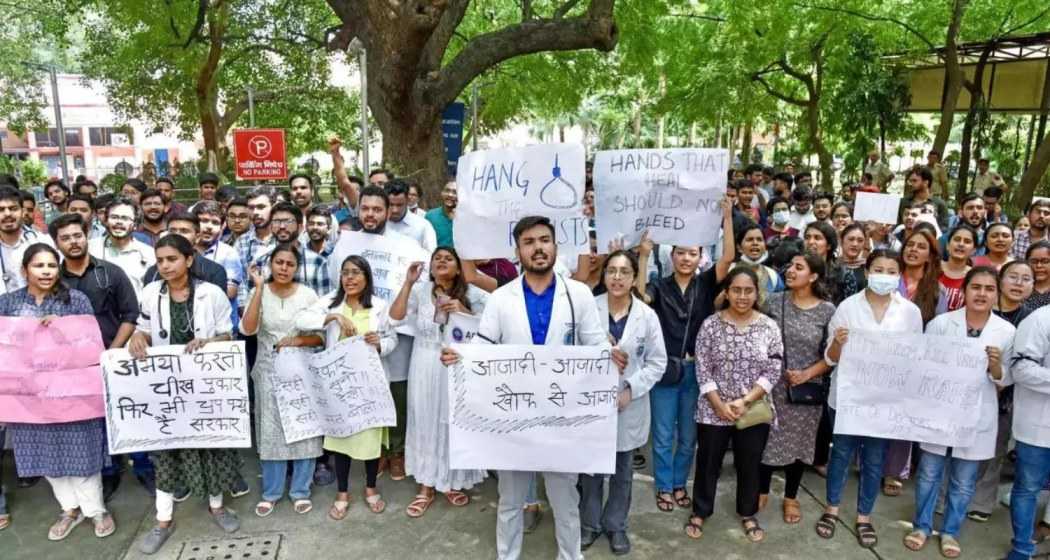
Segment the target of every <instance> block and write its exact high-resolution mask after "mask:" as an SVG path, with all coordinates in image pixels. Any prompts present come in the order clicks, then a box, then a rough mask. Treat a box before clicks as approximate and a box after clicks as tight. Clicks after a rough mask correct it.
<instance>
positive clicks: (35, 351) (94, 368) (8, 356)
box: [0, 315, 105, 424]
mask: <svg viewBox="0 0 1050 560" xmlns="http://www.w3.org/2000/svg"><path fill="white" fill-rule="evenodd" d="M102 350H103V346H102V335H101V334H100V332H99V329H98V322H96V321H95V318H94V317H92V316H90V315H71V316H67V317H59V318H57V319H55V320H54V321H52V322H51V324H50V325H48V326H46V327H45V326H43V325H41V324H40V319H37V318H32V317H5V318H3V319H0V422H24V423H27V424H55V423H59V422H76V421H78V420H88V419H90V418H100V417H102V416H103V415H104V414H105V408H104V407H103V406H102V379H101V376H99V369H98V357H99V354H101V353H102Z"/></svg>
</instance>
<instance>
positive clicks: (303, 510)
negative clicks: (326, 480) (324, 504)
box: [292, 499, 314, 515]
mask: <svg viewBox="0 0 1050 560" xmlns="http://www.w3.org/2000/svg"><path fill="white" fill-rule="evenodd" d="M292 508H293V509H294V510H295V513H298V514H299V515H306V514H307V513H310V511H311V510H313V509H314V503H313V502H311V501H310V500H307V499H302V500H295V501H294V502H292Z"/></svg>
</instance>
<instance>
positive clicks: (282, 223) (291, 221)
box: [270, 218, 295, 226]
mask: <svg viewBox="0 0 1050 560" xmlns="http://www.w3.org/2000/svg"><path fill="white" fill-rule="evenodd" d="M270 223H272V224H273V225H275V226H290V225H292V224H294V223H295V219H294V218H285V219H282V220H270Z"/></svg>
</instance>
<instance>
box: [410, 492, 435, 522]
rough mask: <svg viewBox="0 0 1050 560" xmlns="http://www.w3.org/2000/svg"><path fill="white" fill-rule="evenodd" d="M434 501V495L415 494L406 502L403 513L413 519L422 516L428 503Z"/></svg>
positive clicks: (428, 507)
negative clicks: (409, 501) (413, 497)
mask: <svg viewBox="0 0 1050 560" xmlns="http://www.w3.org/2000/svg"><path fill="white" fill-rule="evenodd" d="M432 503H434V495H433V494H431V495H429V496H427V495H426V494H416V497H415V499H413V500H412V502H411V503H409V504H408V507H407V508H405V514H406V515H408V516H409V517H411V518H413V519H418V518H420V517H423V514H425V513H426V512H427V510H428V509H430V504H432Z"/></svg>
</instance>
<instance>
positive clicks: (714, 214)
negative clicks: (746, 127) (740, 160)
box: [594, 148, 729, 247]
mask: <svg viewBox="0 0 1050 560" xmlns="http://www.w3.org/2000/svg"><path fill="white" fill-rule="evenodd" d="M728 165H729V152H728V150H723V149H707V148H688V149H685V148H683V149H669V150H610V151H602V152H598V153H597V154H595V156H594V191H595V201H594V208H595V222H596V227H595V229H596V230H597V234H598V247H608V246H609V242H611V241H615V240H618V239H621V238H623V240H624V243H625V245H626V246H628V247H631V246H634V245H637V244H638V242H639V240H640V239H641V237H642V233H644V232H645V230H649V236H650V238H651V239H652V240H653V241H655V242H657V243H666V244H669V245H710V244H712V243H715V242H716V241H717V240H718V230H719V228H720V227H721V226H722V210H721V207H720V204H719V201H720V200H721V199H722V197H724V196H725V192H726V173H727V171H728Z"/></svg>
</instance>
